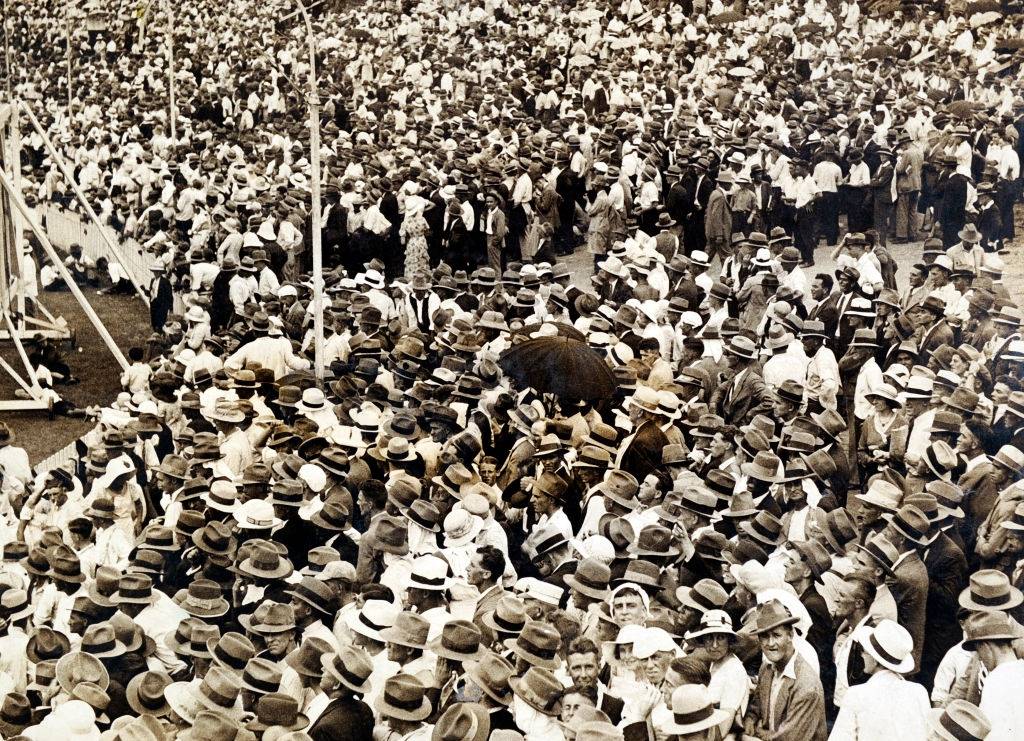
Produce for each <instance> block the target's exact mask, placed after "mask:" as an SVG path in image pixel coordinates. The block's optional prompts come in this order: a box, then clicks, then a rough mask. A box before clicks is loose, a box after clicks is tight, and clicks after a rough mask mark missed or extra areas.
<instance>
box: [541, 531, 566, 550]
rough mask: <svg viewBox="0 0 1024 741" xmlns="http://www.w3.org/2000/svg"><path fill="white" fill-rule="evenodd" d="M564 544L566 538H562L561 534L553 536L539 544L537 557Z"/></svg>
mask: <svg viewBox="0 0 1024 741" xmlns="http://www.w3.org/2000/svg"><path fill="white" fill-rule="evenodd" d="M563 542H565V537H564V536H562V534H561V533H559V534H557V535H552V536H551V537H550V538H548V539H547V540H542V541H541V542H540V543H538V544H537V555H538V556H541V555H543V554H545V553H547V552H548V551H549V550H553V549H554V548H555V547H556V546H558V545H560V544H561V543H563Z"/></svg>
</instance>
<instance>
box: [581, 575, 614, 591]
mask: <svg viewBox="0 0 1024 741" xmlns="http://www.w3.org/2000/svg"><path fill="white" fill-rule="evenodd" d="M573 578H574V579H575V580H576V581H578V582H579V583H580V584H582V585H583V586H585V587H589V588H590V589H596V590H598V591H601V590H604V589H607V588H608V585H607V584H605V583H603V582H599V581H594V580H592V579H590V578H588V577H587V575H586V574H580V573H578V572H577V573H576V575H575V576H574V577H573Z"/></svg>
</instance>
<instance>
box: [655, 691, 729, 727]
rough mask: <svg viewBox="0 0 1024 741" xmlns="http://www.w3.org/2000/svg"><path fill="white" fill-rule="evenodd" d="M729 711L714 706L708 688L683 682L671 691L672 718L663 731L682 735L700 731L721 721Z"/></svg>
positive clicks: (727, 715) (726, 716)
mask: <svg viewBox="0 0 1024 741" xmlns="http://www.w3.org/2000/svg"><path fill="white" fill-rule="evenodd" d="M728 717H729V711H727V710H721V709H719V708H716V707H715V701H714V700H713V699H712V698H711V693H710V692H709V691H708V688H707V687H705V686H704V685H702V684H684V685H680V686H679V687H676V688H675V690H673V691H672V719H671V720H669V721H667V722H666V724H665V726H664V731H665V732H666V733H668V734H675V735H678V736H682V735H685V734H690V733H700V732H701V731H706V730H708V729H710V728H714V727H715V726H717V725H720V724H721V723H723V722H724V721H725V720H726V719H727V718H728Z"/></svg>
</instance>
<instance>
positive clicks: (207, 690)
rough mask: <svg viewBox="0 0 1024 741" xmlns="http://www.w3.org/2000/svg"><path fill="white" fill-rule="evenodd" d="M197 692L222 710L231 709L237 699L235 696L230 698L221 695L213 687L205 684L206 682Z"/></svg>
mask: <svg viewBox="0 0 1024 741" xmlns="http://www.w3.org/2000/svg"><path fill="white" fill-rule="evenodd" d="M199 691H200V692H201V693H202V694H203V695H204V696H205V697H207V698H209V699H210V700H211V701H213V702H214V703H216V704H217V705H220V706H221V707H223V708H229V707H231V706H232V705H234V704H235V700H237V699H238V696H237V695H236V696H234V697H232V696H231V695H223V694H221V693H220V692H218V691H217V690H215V689H214V688H213V687H211V686H210V685H208V684H206V682H203V684H202V685H201V686H200V687H199Z"/></svg>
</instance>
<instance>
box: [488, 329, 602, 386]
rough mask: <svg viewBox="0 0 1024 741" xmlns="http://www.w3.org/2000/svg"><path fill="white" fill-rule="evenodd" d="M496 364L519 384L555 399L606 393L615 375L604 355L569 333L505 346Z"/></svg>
mask: <svg viewBox="0 0 1024 741" xmlns="http://www.w3.org/2000/svg"><path fill="white" fill-rule="evenodd" d="M498 366H499V367H500V368H501V369H502V370H503V371H504V372H505V373H506V374H507V375H509V376H510V377H511V378H513V379H514V380H515V381H516V382H517V383H518V384H519V385H520V386H528V387H530V388H532V389H534V390H535V391H537V392H538V393H541V394H553V395H554V396H557V397H558V398H559V399H562V400H567V399H572V400H584V401H594V400H597V399H606V398H608V397H610V396H611V395H612V394H613V393H614V392H615V388H616V383H615V376H614V375H612V371H611V368H609V367H608V364H607V363H605V361H604V358H603V357H601V355H600V354H598V353H597V351H596V350H594V349H593V348H591V347H590V346H589V345H587V344H586V343H585V342H580V341H579V340H574V339H572V338H569V337H536V338H534V339H532V340H525V341H524V342H520V343H519V344H517V345H513V346H512V347H510V348H508V349H507V350H505V351H504V352H503V353H502V354H501V357H500V358H498Z"/></svg>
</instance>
